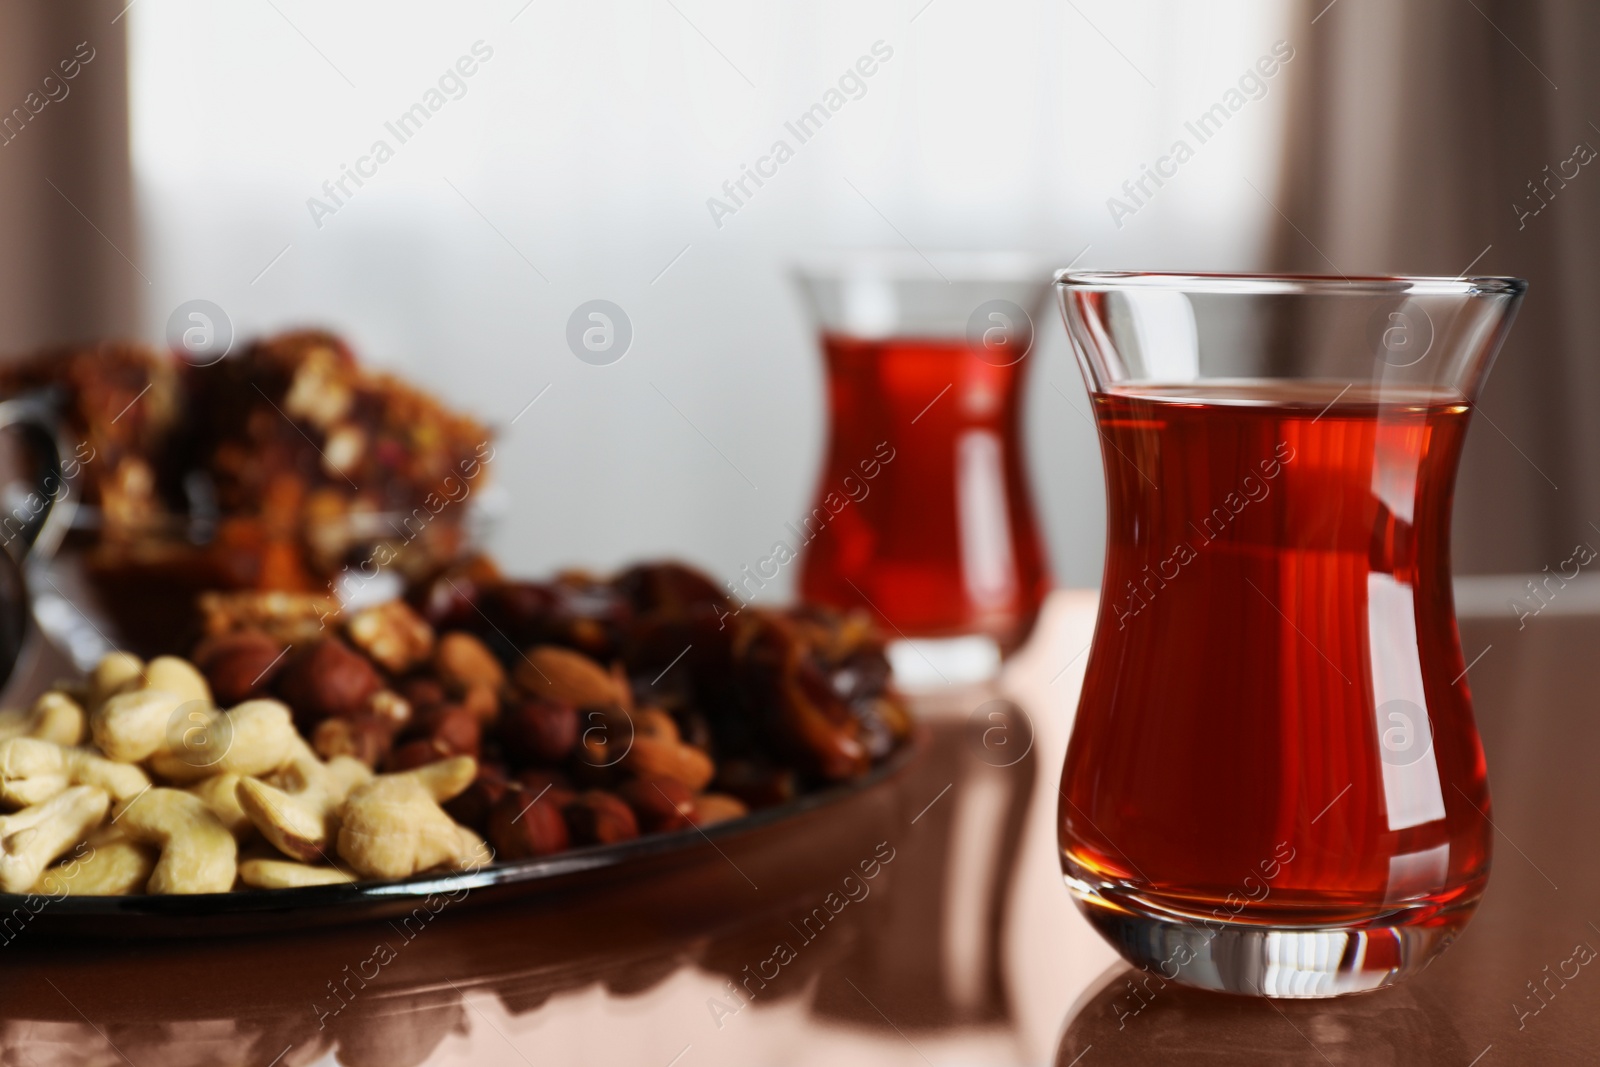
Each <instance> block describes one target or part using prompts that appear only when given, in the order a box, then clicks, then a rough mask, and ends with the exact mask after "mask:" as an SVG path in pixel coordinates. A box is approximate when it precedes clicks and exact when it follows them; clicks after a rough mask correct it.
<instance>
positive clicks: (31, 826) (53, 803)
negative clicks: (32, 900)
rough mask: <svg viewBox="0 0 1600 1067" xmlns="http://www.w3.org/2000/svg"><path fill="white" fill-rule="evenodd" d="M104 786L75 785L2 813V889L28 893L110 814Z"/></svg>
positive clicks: (0, 835) (0, 845) (9, 891)
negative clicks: (28, 804)
mask: <svg viewBox="0 0 1600 1067" xmlns="http://www.w3.org/2000/svg"><path fill="white" fill-rule="evenodd" d="M109 803H110V798H109V797H108V796H106V792H105V790H103V789H97V788H95V787H94V786H92V785H75V786H73V787H72V788H70V789H67V790H65V791H64V792H61V793H57V794H56V795H55V796H53V797H51V798H50V799H49V800H47V801H45V802H44V803H43V804H35V805H34V806H33V807H31V808H24V809H23V810H21V811H19V812H17V813H16V814H15V815H4V816H0V890H3V891H4V892H7V893H25V892H27V891H28V890H29V889H31V888H32V887H33V884H34V883H35V882H37V881H38V880H39V876H40V875H41V874H43V873H44V869H45V868H46V867H48V866H49V865H50V864H51V863H52V862H54V860H55V859H56V857H57V856H60V855H61V854H62V853H63V852H66V851H67V850H68V849H70V848H72V847H73V846H74V845H76V844H77V843H78V842H80V841H82V840H83V839H84V838H85V837H87V836H88V834H89V831H90V830H93V829H94V828H95V827H96V826H98V825H100V820H102V819H104V818H105V817H106V806H107V805H108V804H109Z"/></svg>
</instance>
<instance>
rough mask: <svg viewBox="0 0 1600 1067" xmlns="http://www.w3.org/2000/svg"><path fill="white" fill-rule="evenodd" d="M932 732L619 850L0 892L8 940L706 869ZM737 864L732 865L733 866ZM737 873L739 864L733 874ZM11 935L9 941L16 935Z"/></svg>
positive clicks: (521, 894) (267, 922) (187, 933)
mask: <svg viewBox="0 0 1600 1067" xmlns="http://www.w3.org/2000/svg"><path fill="white" fill-rule="evenodd" d="M926 745H927V740H926V731H925V730H924V729H922V728H918V729H916V730H913V731H912V734H911V737H910V738H909V739H908V740H907V741H906V743H904V744H902V745H901V746H900V748H899V749H897V750H896V751H895V752H894V753H892V754H891V755H890V756H889V757H888V758H887V759H885V760H884V761H883V762H882V763H880V764H878V765H877V766H876V767H874V768H873V769H872V770H871V771H870V772H869V773H868V774H866V775H865V776H863V777H861V778H859V779H857V780H855V781H853V782H847V783H842V784H840V785H837V786H833V787H831V788H828V789H822V790H818V791H816V792H813V793H807V794H805V795H804V796H800V797H797V798H795V799H794V800H793V801H791V802H789V803H788V804H782V805H778V806H776V807H771V808H763V809H761V810H759V811H755V812H752V813H750V814H749V815H746V816H744V817H743V818H740V819H731V820H729V821H727V822H722V823H717V824H716V825H714V826H710V827H707V828H706V829H704V830H701V829H697V828H692V827H691V828H689V829H685V830H675V831H672V832H669V833H657V834H648V835H645V836H643V837H637V838H635V839H633V840H632V841H623V842H620V843H618V844H615V845H592V846H588V847H585V848H576V849H570V850H568V851H566V852H561V853H558V854H556V855H553V856H546V857H542V858H538V859H528V860H514V861H509V862H495V863H490V864H488V865H486V866H484V867H482V868H480V869H478V870H474V871H452V872H445V873H439V872H433V873H427V874H420V875H417V876H415V877H412V878H406V879H401V880H398V881H385V882H356V883H353V884H345V885H322V886H304V887H301V888H295V889H242V890H235V891H233V892H230V893H195V894H189V895H180V896H157V895H151V894H138V895H134V896H83V897H74V896H66V897H61V898H52V897H45V896H40V895H33V894H19V893H0V940H4V941H5V942H7V943H9V941H10V940H11V939H12V938H14V937H17V936H22V935H24V934H25V935H26V936H27V937H28V939H29V940H30V941H31V940H32V939H33V938H34V937H37V936H55V937H105V936H111V937H124V938H127V937H133V938H146V937H149V938H169V937H213V936H219V935H232V934H253V933H276V932H283V931H290V930H299V929H309V928H314V927H319V926H330V925H342V924H345V923H351V922H361V921H367V920H383V919H394V918H396V917H402V916H408V915H412V914H413V913H414V912H415V911H416V909H417V908H418V907H419V906H420V907H425V908H428V909H430V911H433V912H437V911H438V910H440V909H442V908H443V907H446V906H448V907H450V908H451V909H452V910H455V909H458V908H460V907H463V906H468V905H469V902H470V906H482V905H486V904H490V903H494V902H505V901H508V900H513V899H519V898H527V897H535V896H544V895H550V896H556V895H559V894H561V893H567V892H575V891H576V892H582V891H586V890H589V889H593V888H596V887H598V886H601V885H603V884H606V883H609V882H612V881H615V880H619V879H634V878H643V877H648V876H649V875H650V873H651V872H654V871H658V870H661V869H664V868H669V867H673V866H681V865H683V864H687V863H695V862H701V861H702V860H703V859H704V855H703V854H705V853H710V852H711V851H712V850H713V849H714V850H716V852H719V853H723V856H724V858H726V855H727V854H726V852H724V849H725V848H727V847H731V846H733V845H736V844H737V843H738V842H739V841H740V840H741V839H743V838H747V837H750V836H752V835H756V834H758V833H761V832H762V831H768V830H773V831H775V830H778V829H780V828H781V826H782V824H784V823H787V822H791V821H796V820H800V819H801V818H802V817H804V816H808V815H812V814H818V815H826V809H829V808H834V807H839V806H841V805H842V803H843V802H844V801H846V800H848V799H850V798H852V797H855V796H857V795H859V794H862V793H866V792H869V791H872V790H876V789H879V788H884V787H887V786H888V785H889V783H890V782H892V781H893V780H894V779H897V778H899V777H900V776H901V775H902V774H903V773H904V772H905V770H906V768H907V767H909V766H910V765H911V764H912V763H913V762H915V760H916V758H917V756H918V754H919V753H920V752H921V751H922V750H923V749H924V748H925V747H926ZM730 862H731V861H730ZM734 869H735V870H736V869H737V868H736V867H735V868H734ZM8 935H9V936H8Z"/></svg>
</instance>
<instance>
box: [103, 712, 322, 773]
mask: <svg viewBox="0 0 1600 1067" xmlns="http://www.w3.org/2000/svg"><path fill="white" fill-rule="evenodd" d="M117 699H121V698H120V697H119V698H117ZM112 703H116V701H115V700H113V701H112ZM191 718H193V719H195V720H196V721H195V722H194V723H193V724H192V725H190V726H189V727H187V728H186V729H185V730H183V731H182V733H181V735H180V736H176V737H173V738H171V739H170V740H169V741H168V746H169V747H165V748H163V749H162V750H159V751H157V752H155V753H154V754H153V755H152V756H151V757H150V769H151V770H152V771H154V772H155V773H156V774H158V775H160V776H161V777H163V778H165V779H167V780H168V781H172V782H195V781H199V780H200V779H202V778H209V777H212V776H213V775H218V774H237V775H241V776H243V777H246V778H249V777H254V776H255V775H258V774H266V773H267V772H269V771H274V770H277V769H278V768H279V767H281V766H283V761H284V760H286V759H287V758H288V757H289V755H290V753H291V752H292V751H293V748H294V745H295V743H296V742H297V741H298V740H299V738H300V735H299V734H297V733H295V729H294V720H293V718H291V717H290V715H289V709H288V708H287V707H285V706H284V705H282V704H280V703H279V702H278V701H276V700H247V701H245V702H244V703H243V704H240V705H239V706H238V707H236V708H234V709H233V710H231V711H224V712H210V713H206V712H202V711H198V710H196V711H195V712H192V713H191Z"/></svg>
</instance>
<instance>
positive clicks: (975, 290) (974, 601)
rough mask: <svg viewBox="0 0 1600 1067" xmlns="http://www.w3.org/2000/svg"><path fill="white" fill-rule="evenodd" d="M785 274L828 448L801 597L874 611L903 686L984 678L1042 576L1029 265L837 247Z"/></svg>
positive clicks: (1029, 612) (1039, 289)
mask: <svg viewBox="0 0 1600 1067" xmlns="http://www.w3.org/2000/svg"><path fill="white" fill-rule="evenodd" d="M797 273H798V281H799V283H800V288H801V291H802V293H803V294H804V296H805V298H806V302H807V304H808V306H809V308H810V310H811V313H812V316H813V318H814V320H815V321H816V323H817V325H818V328H819V330H820V332H821V346H822V351H823V356H824V359H825V361H826V367H827V380H828V416H829V441H828V450H827V458H826V461H825V463H824V466H823V471H822V476H821V479H820V480H819V482H818V485H817V491H816V497H815V505H814V506H813V508H812V510H811V511H810V512H809V513H808V514H807V515H806V516H805V517H804V518H802V519H801V520H800V522H799V523H798V524H796V526H795V528H794V530H792V531H791V532H793V533H794V534H795V536H796V537H797V538H799V539H800V541H801V543H802V544H803V545H804V548H803V549H802V550H801V552H802V563H801V573H800V592H801V595H802V596H803V597H804V598H805V599H807V600H810V601H814V602H817V603H822V604H829V605H834V606H836V607H841V608H861V609H864V610H866V611H868V612H870V613H871V614H872V615H873V616H874V617H877V618H880V619H881V620H882V621H883V623H884V624H885V629H887V630H888V631H889V633H890V634H891V636H893V637H895V638H898V640H896V641H894V642H893V643H891V645H890V648H889V654H890V657H891V660H892V661H893V663H894V667H895V672H896V676H897V678H898V679H899V680H900V682H901V683H902V684H903V685H907V684H909V685H910V686H911V687H913V688H917V687H920V686H922V685H943V684H944V683H947V682H949V683H961V682H981V681H984V680H986V679H987V678H989V677H992V676H993V674H994V673H995V671H996V670H997V669H998V667H999V665H1000V661H1001V658H1002V656H1003V655H1005V654H1008V653H1010V652H1011V651H1013V650H1015V649H1016V648H1017V647H1018V646H1020V645H1021V644H1022V643H1023V641H1024V639H1025V638H1026V637H1027V636H1028V633H1029V632H1030V631H1031V630H1032V628H1033V623H1034V620H1035V617H1036V616H1037V614H1038V611H1039V605H1040V603H1041V602H1042V600H1043V598H1044V594H1045V592H1046V591H1047V589H1048V588H1049V575H1048V573H1047V571H1046V568H1045V561H1044V554H1043V552H1042V550H1041V547H1040V540H1039V535H1038V531H1037V527H1036V524H1035V519H1034V509H1033V501H1032V496H1031V494H1030V492H1029V490H1028V481H1027V473H1026V470H1025V465H1024V461H1023V445H1022V438H1021V422H1022V401H1023V387H1024V383H1025V381H1026V375H1027V369H1028V363H1029V360H1028V358H1027V357H1028V354H1029V352H1030V351H1031V350H1032V347H1033V340H1034V327H1033V324H1034V318H1035V316H1036V315H1037V314H1038V312H1039V310H1040V308H1041V306H1042V305H1043V303H1044V300H1045V297H1046V296H1047V295H1048V291H1049V275H1048V273H1047V272H1045V271H1043V270H1040V269H1038V264H1037V263H1035V262H1032V261H1029V260H1026V259H1024V258H1022V257H1019V256H1013V255H1006V254H1001V253H964V254H957V253H933V254H931V255H930V256H928V257H923V256H922V255H920V254H912V253H909V252H908V253H905V254H899V253H889V252H880V253H869V252H853V253H841V254H839V255H837V256H833V257H829V258H818V259H813V260H812V261H811V262H809V263H808V264H806V265H805V266H802V267H801V268H800V269H799V271H798V272H797Z"/></svg>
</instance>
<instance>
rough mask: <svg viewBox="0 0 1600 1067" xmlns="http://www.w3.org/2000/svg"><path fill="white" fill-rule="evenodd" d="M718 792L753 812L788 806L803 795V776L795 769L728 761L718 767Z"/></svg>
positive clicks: (746, 761)
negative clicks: (799, 795) (760, 809)
mask: <svg viewBox="0 0 1600 1067" xmlns="http://www.w3.org/2000/svg"><path fill="white" fill-rule="evenodd" d="M716 786H717V789H718V790H720V791H721V792H724V793H728V794H731V795H733V796H735V797H738V798H739V799H740V800H742V801H744V802H745V803H746V804H748V805H749V806H750V807H752V808H770V807H773V806H775V805H778V804H787V803H788V802H789V801H791V800H793V799H794V798H795V797H796V796H797V795H798V794H799V792H800V785H799V776H798V775H796V774H795V772H794V770H793V769H792V768H788V767H767V766H761V765H758V764H755V763H752V762H750V761H749V760H725V761H723V762H722V763H721V764H720V765H719V766H718V767H717V778H716Z"/></svg>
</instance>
